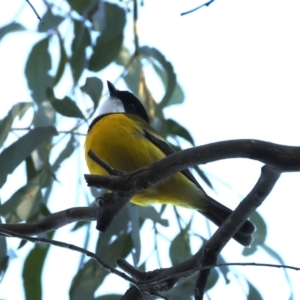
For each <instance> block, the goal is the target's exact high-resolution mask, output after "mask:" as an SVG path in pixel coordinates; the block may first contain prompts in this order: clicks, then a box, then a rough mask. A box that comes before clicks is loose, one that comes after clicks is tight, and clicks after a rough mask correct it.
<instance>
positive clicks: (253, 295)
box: [247, 281, 263, 300]
mask: <svg viewBox="0 0 300 300" xmlns="http://www.w3.org/2000/svg"><path fill="white" fill-rule="evenodd" d="M247 283H248V285H249V294H248V298H247V299H248V300H263V298H262V296H261V294H260V293H259V291H258V290H257V289H256V288H255V287H254V285H252V284H251V283H250V282H249V281H247Z"/></svg>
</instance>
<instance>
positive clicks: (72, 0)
mask: <svg viewBox="0 0 300 300" xmlns="http://www.w3.org/2000/svg"><path fill="white" fill-rule="evenodd" d="M67 1H68V3H69V4H70V6H71V7H72V9H74V10H76V12H78V13H79V14H80V15H82V16H85V17H86V15H87V13H88V12H91V11H93V10H95V9H96V8H97V5H98V1H97V0H84V1H83V0H67Z"/></svg>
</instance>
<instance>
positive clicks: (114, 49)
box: [89, 2, 126, 72]
mask: <svg viewBox="0 0 300 300" xmlns="http://www.w3.org/2000/svg"><path fill="white" fill-rule="evenodd" d="M103 8H104V16H105V24H104V26H103V28H104V29H103V30H102V32H101V35H100V36H99V37H98V38H97V40H96V44H95V45H94V47H93V53H92V55H91V58H90V61H89V70H91V71H95V72H96V71H100V70H102V69H103V68H105V67H106V66H108V65H109V64H110V63H111V62H112V61H113V60H114V59H115V58H116V57H117V55H118V53H119V52H120V50H121V46H122V41H123V30H124V26H125V23H126V15H125V11H124V9H123V8H121V7H120V6H118V5H116V4H112V3H109V2H103Z"/></svg>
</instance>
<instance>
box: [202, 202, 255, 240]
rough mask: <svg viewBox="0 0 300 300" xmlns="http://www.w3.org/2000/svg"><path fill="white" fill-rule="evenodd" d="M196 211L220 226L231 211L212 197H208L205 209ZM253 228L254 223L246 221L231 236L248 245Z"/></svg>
mask: <svg viewBox="0 0 300 300" xmlns="http://www.w3.org/2000/svg"><path fill="white" fill-rule="evenodd" d="M207 197H208V196H207ZM209 198H210V197H209ZM198 211H199V212H200V213H201V214H202V215H204V216H205V217H206V218H208V219H209V220H210V221H212V222H213V223H214V224H215V225H217V226H218V227H219V226H221V225H222V223H223V222H224V221H225V220H226V219H227V217H228V216H229V215H230V214H231V213H232V210H231V209H229V208H227V207H226V206H224V205H222V204H221V203H219V202H217V201H215V200H214V199H212V198H210V201H209V205H208V207H206V208H205V211H201V210H198ZM255 230H256V227H255V225H254V224H253V223H252V222H250V221H246V222H245V223H244V224H243V225H242V227H241V228H240V229H239V231H238V232H237V233H236V234H235V235H234V236H233V239H235V240H236V241H237V242H238V243H240V244H241V245H243V246H250V245H251V242H252V240H253V238H252V234H253V233H254V232H255Z"/></svg>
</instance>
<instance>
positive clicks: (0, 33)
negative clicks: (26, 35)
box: [0, 22, 26, 42]
mask: <svg viewBox="0 0 300 300" xmlns="http://www.w3.org/2000/svg"><path fill="white" fill-rule="evenodd" d="M23 30H26V28H25V27H24V26H23V25H21V24H19V23H15V22H12V23H10V24H7V25H4V26H3V27H2V28H0V42H1V40H2V39H3V37H4V36H5V35H7V34H8V33H12V32H16V31H23Z"/></svg>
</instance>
